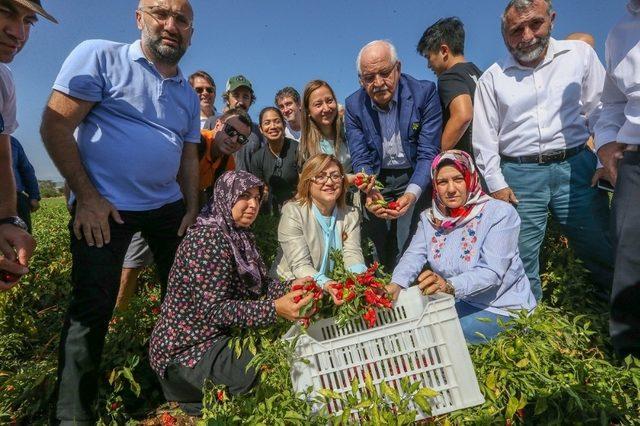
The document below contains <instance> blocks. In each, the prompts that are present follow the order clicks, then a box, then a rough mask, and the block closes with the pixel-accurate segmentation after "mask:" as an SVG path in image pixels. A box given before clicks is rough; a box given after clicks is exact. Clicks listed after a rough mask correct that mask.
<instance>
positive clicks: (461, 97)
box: [417, 17, 482, 157]
mask: <svg viewBox="0 0 640 426" xmlns="http://www.w3.org/2000/svg"><path fill="white" fill-rule="evenodd" d="M417 50H418V53H419V54H420V55H422V56H424V57H425V58H427V63H428V66H429V68H430V69H431V70H432V71H433V72H434V73H435V74H436V75H437V76H438V94H439V95H440V103H441V104H442V114H443V117H442V118H443V120H442V121H443V131H442V151H446V150H449V149H453V148H455V149H460V150H463V151H466V152H468V153H469V154H471V156H472V157H473V152H472V151H471V120H472V119H473V95H474V93H475V90H476V82H477V81H478V78H479V77H480V75H481V74H482V71H480V70H479V69H478V67H476V66H475V65H474V64H473V63H471V62H467V61H466V60H465V58H464V26H463V25H462V22H461V21H460V20H459V19H458V18H455V17H452V18H444V19H440V20H439V21H438V22H436V23H435V24H433V25H432V26H430V27H429V28H427V29H426V31H425V32H424V34H423V35H422V37H421V38H420V41H419V42H418V47H417Z"/></svg>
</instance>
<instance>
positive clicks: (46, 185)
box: [38, 180, 63, 198]
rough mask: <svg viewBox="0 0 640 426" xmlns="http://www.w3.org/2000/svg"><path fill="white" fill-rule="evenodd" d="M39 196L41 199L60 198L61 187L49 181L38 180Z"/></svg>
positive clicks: (61, 193)
mask: <svg viewBox="0 0 640 426" xmlns="http://www.w3.org/2000/svg"><path fill="white" fill-rule="evenodd" d="M38 187H39V188H40V196H41V197H42V198H51V197H60V196H61V195H63V191H62V187H60V186H58V185H56V183H55V182H53V181H51V180H39V181H38Z"/></svg>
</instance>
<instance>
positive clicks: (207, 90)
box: [194, 87, 216, 95]
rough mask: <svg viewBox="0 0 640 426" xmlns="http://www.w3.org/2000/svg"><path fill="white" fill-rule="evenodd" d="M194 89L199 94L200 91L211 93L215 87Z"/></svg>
mask: <svg viewBox="0 0 640 426" xmlns="http://www.w3.org/2000/svg"><path fill="white" fill-rule="evenodd" d="M194 90H195V91H196V93H197V94H198V95H200V94H202V92H207V93H213V92H214V91H215V90H216V89H214V88H213V87H196V88H195V89H194Z"/></svg>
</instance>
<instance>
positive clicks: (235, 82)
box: [227, 74, 253, 92]
mask: <svg viewBox="0 0 640 426" xmlns="http://www.w3.org/2000/svg"><path fill="white" fill-rule="evenodd" d="M242 86H244V87H246V88H248V89H249V90H251V91H252V92H253V87H251V82H250V81H249V79H247V78H246V77H245V76H244V75H241V74H240V75H234V76H233V77H231V78H229V80H227V92H233V91H234V90H236V89H237V88H238V87H242Z"/></svg>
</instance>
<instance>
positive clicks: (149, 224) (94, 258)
mask: <svg viewBox="0 0 640 426" xmlns="http://www.w3.org/2000/svg"><path fill="white" fill-rule="evenodd" d="M74 213H75V212H72V218H71V221H70V223H69V231H70V233H71V254H72V257H73V268H72V273H71V280H72V284H73V290H72V293H71V302H70V304H69V308H68V311H67V315H66V318H65V322H64V325H63V328H62V334H61V337H60V352H59V359H58V401H57V407H56V409H57V412H56V415H57V418H58V420H60V421H61V422H62V424H82V423H84V422H93V421H94V420H93V419H94V417H93V414H92V406H93V404H94V400H95V398H96V393H97V382H98V373H99V367H100V360H101V357H102V349H103V346H104V338H105V335H106V334H107V329H108V326H109V321H110V320H111V316H112V314H113V309H114V307H115V304H116V297H117V295H118V288H119V286H120V274H121V273H122V262H123V260H124V256H125V253H126V252H127V247H128V246H129V243H130V242H131V238H132V236H133V234H135V233H136V232H138V231H140V232H141V233H142V236H143V237H144V239H145V240H146V241H147V242H148V244H149V247H150V248H151V252H152V253H153V258H154V259H155V263H156V269H157V271H158V275H159V278H160V282H161V285H162V295H163V297H164V293H165V290H166V286H167V278H168V276H169V270H170V268H171V265H172V264H173V258H174V256H175V252H176V249H177V248H178V244H179V243H180V237H178V229H179V227H180V223H181V221H182V218H183V216H184V214H185V206H184V202H183V201H182V200H180V201H177V202H174V203H171V204H167V205H164V206H162V207H160V208H158V209H155V210H148V211H141V212H134V211H120V212H119V213H120V216H121V217H122V220H123V221H124V224H122V225H119V224H117V223H115V222H114V221H113V220H111V219H109V225H110V227H111V242H110V243H109V244H106V245H104V246H103V247H101V248H98V247H96V246H93V247H90V246H89V245H87V243H86V241H85V240H84V238H83V239H81V240H78V239H76V237H75V236H74V234H73V230H72V225H73V220H74V216H75V214H74Z"/></svg>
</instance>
